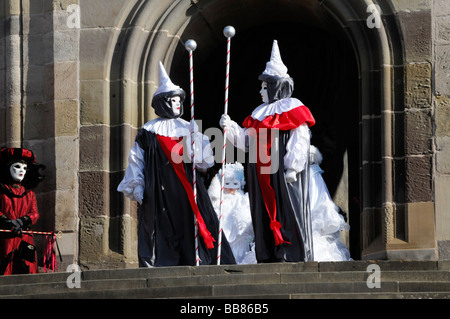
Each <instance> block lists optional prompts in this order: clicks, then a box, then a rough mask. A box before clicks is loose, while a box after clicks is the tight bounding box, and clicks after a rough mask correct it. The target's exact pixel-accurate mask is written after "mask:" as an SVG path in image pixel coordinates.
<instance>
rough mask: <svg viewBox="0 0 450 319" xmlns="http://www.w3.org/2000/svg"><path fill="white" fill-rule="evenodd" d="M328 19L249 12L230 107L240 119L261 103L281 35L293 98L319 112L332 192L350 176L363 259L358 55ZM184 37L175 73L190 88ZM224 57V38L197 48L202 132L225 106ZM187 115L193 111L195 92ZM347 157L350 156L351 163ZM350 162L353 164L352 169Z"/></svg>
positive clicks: (238, 45) (349, 211)
mask: <svg viewBox="0 0 450 319" xmlns="http://www.w3.org/2000/svg"><path fill="white" fill-rule="evenodd" d="M300 21H301V20H300ZM328 23H329V24H328V26H327V27H326V28H320V27H317V26H313V25H310V24H303V23H301V22H292V21H290V22H289V21H287V22H279V23H276V24H274V23H272V21H269V22H268V23H267V24H260V23H259V24H255V25H254V26H251V19H250V21H249V22H248V25H247V27H246V28H243V29H239V28H237V27H236V26H235V27H236V31H237V32H236V36H235V37H234V38H233V39H232V44H231V71H230V88H229V109H228V114H229V115H230V117H231V118H232V119H233V120H235V121H236V122H237V123H239V124H240V123H242V121H243V119H244V118H245V117H246V116H248V115H249V114H251V112H252V111H253V109H254V108H255V107H257V106H258V105H259V104H260V103H261V98H260V94H259V90H260V86H261V82H260V81H259V80H258V75H259V74H261V72H262V71H263V70H264V68H265V64H266V62H267V61H268V60H269V58H270V52H271V48H272V42H273V40H274V39H276V40H277V41H278V44H279V47H280V51H281V56H282V59H283V62H284V64H285V65H286V66H287V67H288V73H289V74H290V76H291V77H292V78H293V79H294V86H295V89H294V93H293V97H296V98H298V99H300V100H301V101H302V102H303V103H304V104H305V105H306V106H308V107H309V108H310V110H311V112H312V113H313V115H314V117H315V119H316V125H315V126H314V127H312V128H311V131H312V140H311V143H312V144H313V145H315V146H316V147H318V148H319V150H320V151H321V152H322V154H323V158H324V159H323V162H322V165H321V167H322V169H323V170H324V174H323V177H324V180H325V182H326V183H327V186H328V188H329V191H330V194H331V195H332V196H334V194H335V193H336V190H337V188H338V185H339V183H340V181H341V180H342V178H344V179H347V180H348V182H347V185H348V186H347V189H346V192H347V194H346V196H347V197H348V206H347V207H341V208H342V210H343V211H344V214H345V215H346V216H347V218H348V220H349V223H350V227H351V229H350V235H349V248H350V253H351V256H352V258H353V259H360V254H361V247H360V205H359V191H360V178H359V176H360V174H359V167H360V164H359V163H360V158H359V144H360V142H359V136H360V132H359V120H360V111H359V106H358V101H359V81H358V68H357V62H356V61H357V60H356V57H355V54H354V50H353V48H352V46H351V44H350V42H349V40H348V38H347V36H346V35H345V33H344V31H343V30H342V28H341V27H340V26H338V25H336V24H334V22H328ZM230 25H233V21H230ZM224 26H225V25H224ZM224 26H220V27H221V28H223V27H224ZM192 34H195V33H190V31H189V26H188V28H187V29H186V32H185V34H184V35H183V40H187V39H188V38H194V39H195V35H192ZM191 35H192V36H191ZM182 44H183V42H182V41H180V44H179V46H178V48H177V50H176V51H175V54H174V59H173V61H172V67H171V71H170V76H171V78H172V80H173V81H174V83H177V84H178V85H180V86H182V87H183V88H184V89H185V90H186V91H187V93H188V92H189V72H188V70H189V66H188V56H187V52H186V50H185V49H184V47H183V45H182ZM225 61H226V39H225V37H223V39H220V38H217V39H216V41H211V42H210V43H198V47H197V50H196V51H195V53H194V79H195V81H194V86H195V115H196V119H198V120H200V119H201V120H202V128H203V131H205V130H206V129H207V128H209V127H219V119H220V116H221V115H222V114H223V109H224V94H225ZM188 94H189V93H188ZM183 118H185V119H186V120H189V118H190V111H189V97H187V100H186V102H185V114H184V116H183ZM228 145H230V144H228ZM345 155H346V156H345ZM345 158H347V163H344V159H345ZM220 166H221V164H220V163H218V164H216V166H215V167H214V168H215V169H216V170H218V169H220ZM344 167H347V168H348V170H347V171H345V172H344Z"/></svg>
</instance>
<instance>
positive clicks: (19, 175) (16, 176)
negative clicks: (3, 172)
mask: <svg viewBox="0 0 450 319" xmlns="http://www.w3.org/2000/svg"><path fill="white" fill-rule="evenodd" d="M9 172H10V173H11V177H12V178H13V180H14V181H16V182H21V181H22V180H23V178H24V177H25V174H26V173H27V164H24V163H21V162H16V163H13V164H11V166H10V167H9Z"/></svg>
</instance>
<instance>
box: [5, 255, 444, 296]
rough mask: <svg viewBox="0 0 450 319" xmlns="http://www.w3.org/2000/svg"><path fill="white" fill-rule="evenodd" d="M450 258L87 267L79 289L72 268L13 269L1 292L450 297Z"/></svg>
mask: <svg viewBox="0 0 450 319" xmlns="http://www.w3.org/2000/svg"><path fill="white" fill-rule="evenodd" d="M371 264H377V265H378V266H379V267H380V284H381V287H380V288H372V289H370V288H369V287H368V286H367V282H366V281H367V278H368V276H369V275H370V274H371V273H369V272H367V266H369V265H371ZM449 265H450V264H449V263H448V262H445V261H442V262H403V261H376V262H374V261H352V262H337V263H316V262H308V263H274V264H258V265H220V266H199V267H193V266H180V267H161V268H135V269H107V270H85V271H82V272H81V273H80V276H81V282H80V283H81V288H80V289H78V288H72V289H70V288H68V287H67V283H66V280H67V279H68V277H69V276H70V275H72V273H68V272H59V273H47V274H35V275H14V276H3V277H0V298H109V299H113V298H124V299H128V298H247V297H250V296H251V297H252V298H255V296H260V297H261V298H264V297H270V298H298V299H302V298H307V296H311V298H318V297H317V296H320V295H321V296H323V297H324V298H325V296H326V298H330V299H333V298H338V296H339V295H341V296H344V295H345V296H346V297H349V298H356V296H360V297H358V298H387V296H392V298H414V296H417V297H425V296H429V297H430V298H432V296H436V298H438V297H437V296H440V297H439V298H448V297H449V294H450V267H449Z"/></svg>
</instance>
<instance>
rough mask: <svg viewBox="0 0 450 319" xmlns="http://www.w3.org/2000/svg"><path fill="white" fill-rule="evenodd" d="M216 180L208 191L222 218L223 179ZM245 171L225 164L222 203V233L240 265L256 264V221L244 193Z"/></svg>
mask: <svg viewBox="0 0 450 319" xmlns="http://www.w3.org/2000/svg"><path fill="white" fill-rule="evenodd" d="M221 176H222V170H220V171H219V173H218V174H217V175H216V176H214V177H213V179H212V180H211V185H210V186H209V189H208V194H209V197H210V198H211V202H212V204H213V206H214V209H215V211H216V213H217V216H218V217H219V216H220V188H221V187H220V177H221ZM244 185H245V177H244V167H243V166H242V164H241V163H227V164H225V176H224V191H223V198H222V199H223V203H222V229H223V230H222V231H223V233H224V234H225V236H226V238H227V239H228V242H229V243H230V246H231V250H232V251H233V255H234V258H235V260H236V263H237V264H256V256H255V248H254V246H255V245H254V238H255V234H254V232H253V225H252V217H251V214H250V202H249V198H248V193H244V191H243V189H244Z"/></svg>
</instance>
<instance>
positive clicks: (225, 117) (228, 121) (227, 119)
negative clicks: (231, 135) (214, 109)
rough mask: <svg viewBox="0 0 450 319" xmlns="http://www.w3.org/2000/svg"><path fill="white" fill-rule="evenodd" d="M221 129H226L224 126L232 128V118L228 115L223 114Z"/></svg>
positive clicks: (220, 122)
mask: <svg viewBox="0 0 450 319" xmlns="http://www.w3.org/2000/svg"><path fill="white" fill-rule="evenodd" d="M219 124H220V127H221V128H224V126H228V127H229V126H230V124H231V118H230V117H229V116H228V115H227V114H222V117H221V118H220V121H219Z"/></svg>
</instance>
